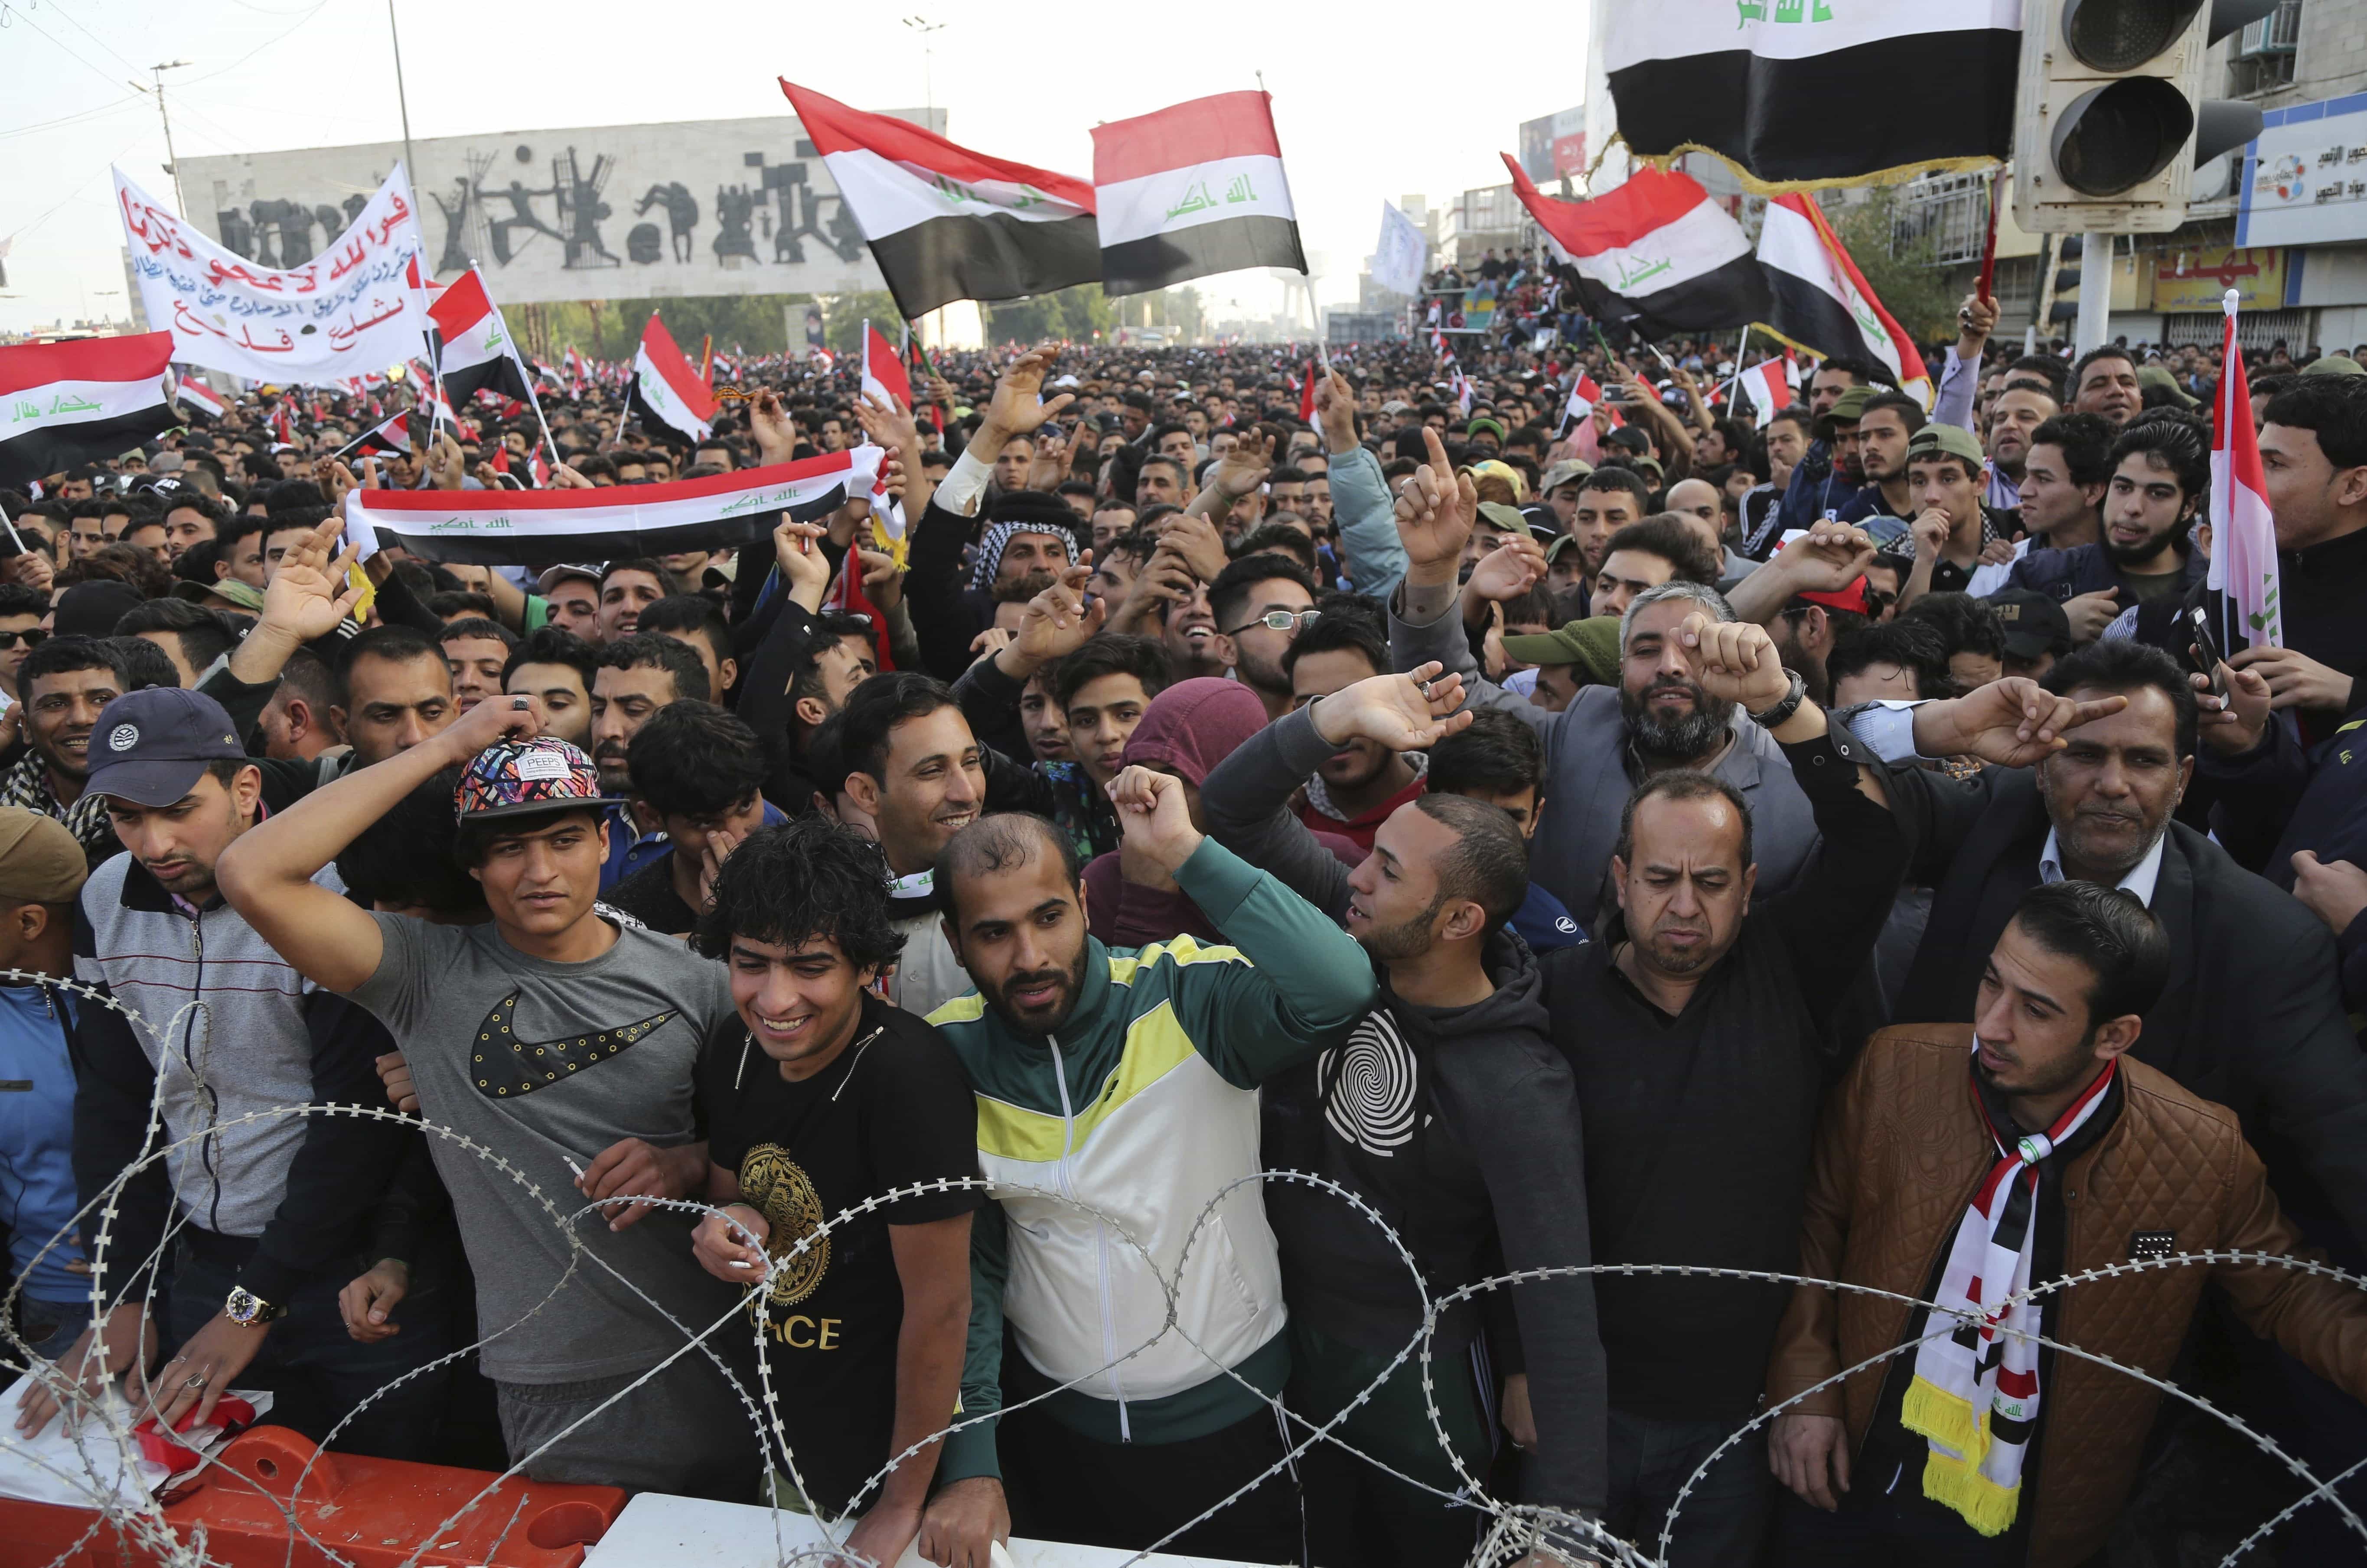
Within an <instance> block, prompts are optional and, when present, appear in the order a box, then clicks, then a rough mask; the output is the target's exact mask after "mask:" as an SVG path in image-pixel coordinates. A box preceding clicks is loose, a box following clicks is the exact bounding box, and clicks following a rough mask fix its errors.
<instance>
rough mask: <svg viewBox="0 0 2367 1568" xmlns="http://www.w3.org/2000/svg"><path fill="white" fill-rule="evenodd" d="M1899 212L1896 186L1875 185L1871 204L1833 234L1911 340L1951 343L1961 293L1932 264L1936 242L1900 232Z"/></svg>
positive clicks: (1840, 220) (1852, 212) (1849, 213)
mask: <svg viewBox="0 0 2367 1568" xmlns="http://www.w3.org/2000/svg"><path fill="white" fill-rule="evenodd" d="M1900 208H1901V203H1900V201H1899V199H1898V187H1897V186H1875V187H1874V195H1873V198H1872V199H1871V200H1868V201H1863V202H1860V203H1859V204H1858V205H1856V206H1854V207H1852V208H1850V209H1847V210H1846V211H1844V212H1842V213H1840V215H1839V216H1838V217H1836V218H1835V219H1834V220H1833V231H1834V232H1835V233H1837V234H1839V235H1840V238H1841V243H1842V244H1843V245H1845V246H1847V247H1848V248H1849V254H1850V259H1851V260H1852V261H1854V262H1856V263H1857V269H1858V271H1859V272H1861V273H1863V275H1864V276H1865V281H1866V285H1867V287H1869V288H1872V289H1873V290H1874V298H1875V299H1879V300H1881V301H1882V306H1883V309H1884V310H1888V311H1889V312H1890V314H1891V316H1892V318H1893V319H1894V320H1896V321H1897V322H1898V324H1899V325H1900V326H1901V327H1904V328H1905V329H1906V330H1907V335H1908V336H1909V337H1911V338H1913V339H1914V340H1915V341H1916V342H1917V343H1919V344H1928V343H1931V342H1933V341H1934V340H1936V339H1940V338H1952V337H1954V336H1955V335H1956V330H1955V327H1956V300H1957V294H1956V291H1955V290H1954V288H1951V287H1950V285H1949V282H1948V275H1947V272H1946V270H1945V269H1944V268H1942V267H1941V266H1940V265H1937V264H1936V263H1935V262H1934V260H1933V257H1934V255H1935V254H1937V243H1936V242H1935V241H1934V240H1933V239H1932V237H1931V235H1929V234H1920V235H1909V234H1908V233H1906V232H1905V231H1902V230H1901V228H1900V226H1899V220H1900V218H1901V216H1902V214H1901V211H1900ZM1933 373H1934V374H1935V375H1936V374H1937V371H1936V370H1935V371H1934V372H1933Z"/></svg>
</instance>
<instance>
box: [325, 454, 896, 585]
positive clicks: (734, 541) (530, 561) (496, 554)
mask: <svg viewBox="0 0 2367 1568" xmlns="http://www.w3.org/2000/svg"><path fill="white" fill-rule="evenodd" d="M884 456H885V451H884V449H883V448H881V447H878V446H857V447H854V448H851V449H850V450H848V451H844V452H832V453H831V454H829V455H828V456H826V457H811V458H808V459H807V460H805V461H804V462H801V463H779V464H775V465H773V466H771V467H769V468H742V469H739V470H738V471H736V472H733V473H728V474H709V475H708V476H706V477H705V478H703V479H674V480H671V481H669V482H667V483H664V484H653V485H618V486H613V487H611V488H609V489H606V490H574V489H570V490H528V491H514V490H357V491H350V492H348V493H347V495H346V497H345V538H346V541H347V542H348V543H350V544H357V545H359V546H360V547H362V550H363V553H364V556H365V558H367V557H368V556H369V555H372V554H375V553H376V552H377V551H379V550H380V549H384V548H387V547H391V546H395V545H400V546H402V547H403V548H404V549H406V550H409V551H410V552H411V553H412V554H413V555H414V556H417V557H419V558H421V559H423V560H444V561H463V562H469V563H473V564H477V565H482V566H537V565H548V564H549V563H550V562H552V561H555V560H616V559H617V558H621V557H624V556H660V555H671V554H674V553H675V552H677V551H688V550H715V549H730V548H733V547H737V546H740V545H745V544H750V543H753V542H754V541H756V540H758V539H763V538H765V537H767V536H769V535H770V534H771V533H772V531H773V529H774V528H775V526H776V525H778V524H779V522H780V521H781V518H782V514H783V513H787V516H788V518H789V519H790V520H791V521H793V522H798V523H819V522H821V520H822V519H823V518H825V517H828V516H829V515H830V514H831V513H833V512H836V511H837V510H838V509H839V508H840V507H842V506H844V505H845V504H846V503H847V502H848V501H849V500H850V499H854V500H859V499H861V498H863V497H865V496H867V495H869V494H870V493H871V490H872V486H873V485H874V484H876V483H877V482H878V475H879V462H880V459H881V457H884Z"/></svg>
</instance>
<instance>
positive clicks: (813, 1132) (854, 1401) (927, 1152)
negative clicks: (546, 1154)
mask: <svg viewBox="0 0 2367 1568" xmlns="http://www.w3.org/2000/svg"><path fill="white" fill-rule="evenodd" d="M698 1092H699V1101H700V1108H701V1110H702V1111H704V1112H705V1117H706V1122H707V1128H708V1156H709V1157H710V1158H712V1159H713V1160H714V1162H715V1163H716V1164H717V1165H719V1166H721V1167H723V1168H726V1169H730V1170H733V1171H736V1172H737V1173H738V1174H739V1178H740V1201H742V1202H743V1203H746V1204H747V1205H748V1206H749V1207H751V1208H753V1209H754V1210H756V1211H757V1212H758V1213H761V1214H763V1215H764V1218H765V1220H766V1221H767V1222H768V1223H769V1225H770V1229H771V1234H770V1235H769V1236H768V1237H767V1239H766V1242H765V1250H766V1251H767V1252H768V1253H769V1254H770V1255H771V1256H772V1258H773V1269H772V1277H771V1279H770V1280H768V1281H767V1282H766V1283H765V1284H764V1286H762V1287H760V1288H758V1289H756V1290H754V1291H752V1292H750V1295H749V1299H748V1311H749V1313H750V1314H751V1316H752V1317H753V1318H754V1319H755V1320H756V1321H757V1322H758V1323H759V1325H761V1326H762V1329H763V1332H764V1350H765V1354H766V1355H767V1356H768V1357H769V1358H770V1359H771V1368H770V1371H771V1374H772V1379H773V1386H774V1390H775V1392H776V1395H777V1398H778V1401H779V1409H780V1412H781V1418H782V1423H783V1425H784V1426H785V1427H787V1432H788V1438H789V1443H790V1448H791V1451H792V1453H793V1454H794V1455H795V1457H796V1460H797V1467H798V1477H799V1479H800V1480H801V1481H802V1482H803V1483H804V1485H805V1488H806V1494H807V1496H808V1497H809V1499H810V1501H811V1502H813V1503H814V1504H815V1505H816V1506H820V1507H821V1508H824V1509H827V1510H829V1511H831V1512H833V1513H835V1512H837V1511H839V1510H840V1509H842V1508H844V1506H846V1505H847V1504H848V1503H849V1502H850V1501H851V1500H855V1490H856V1489H857V1488H858V1487H861V1486H862V1485H864V1483H866V1482H867V1481H869V1480H870V1478H871V1477H872V1475H873V1474H874V1473H875V1472H878V1470H879V1469H880V1467H881V1466H883V1465H885V1464H886V1463H887V1462H888V1459H889V1453H890V1449H889V1441H890V1436H891V1433H892V1431H893V1428H894V1425H895V1410H896V1337H897V1335H898V1333H899V1331H900V1329H901V1327H902V1325H903V1319H904V1294H903V1287H902V1285H901V1283H900V1280H899V1279H898V1277H897V1273H896V1258H895V1254H894V1252H893V1249H892V1248H891V1247H890V1246H889V1235H888V1227H889V1225H891V1224H900V1225H909V1224H928V1223H930V1222H932V1221H935V1220H943V1219H950V1218H951V1217H953V1216H954V1215H956V1214H963V1213H970V1212H972V1211H974V1210H977V1209H979V1208H981V1207H983V1206H984V1204H985V1201H986V1199H985V1196H984V1194H983V1193H981V1192H979V1191H978V1190H974V1189H972V1190H959V1191H953V1192H931V1193H926V1194H923V1195H921V1196H918V1197H910V1198H900V1199H898V1200H897V1201H894V1202H893V1203H889V1204H883V1205H881V1206H879V1207H877V1208H874V1209H872V1210H871V1211H869V1212H867V1213H860V1214H854V1215H851V1216H849V1217H847V1218H845V1219H844V1220H838V1221H837V1223H836V1224H832V1225H831V1226H830V1229H829V1231H828V1232H827V1234H825V1235H821V1236H820V1238H819V1239H817V1240H815V1241H814V1242H813V1243H812V1244H811V1245H810V1246H809V1247H807V1248H806V1250H805V1251H804V1252H803V1253H802V1254H799V1255H798V1256H797V1257H795V1258H791V1257H790V1256H789V1254H790V1252H791V1251H792V1250H793V1249H794V1248H795V1247H796V1246H797V1243H798V1240H799V1239H800V1238H802V1237H809V1236H812V1235H814V1234H815V1233H816V1232H817V1231H818V1230H820V1229H821V1226H822V1225H823V1224H824V1223H825V1222H827V1221H830V1220H833V1219H836V1217H837V1216H838V1215H839V1214H840V1213H842V1212H844V1211H846V1210H849V1209H853V1208H854V1207H855V1205H857V1204H859V1203H861V1202H862V1201H864V1200H865V1199H866V1198H872V1197H876V1196H878V1194H880V1193H883V1192H889V1191H893V1190H897V1189H900V1188H906V1187H911V1186H912V1185H913V1184H915V1183H918V1182H924V1181H932V1182H933V1181H936V1180H938V1179H956V1180H959V1179H963V1178H967V1177H975V1176H976V1175H978V1112H977V1110H976V1101H975V1100H973V1099H972V1097H971V1094H970V1088H969V1082H968V1078H967V1077H964V1076H963V1073H962V1070H961V1066H960V1064H959V1063H957V1061H956V1060H955V1058H954V1055H953V1053H952V1052H951V1051H950V1050H948V1049H947V1048H946V1044H945V1043H944V1042H943V1041H942V1040H940V1039H939V1038H938V1037H937V1032H936V1031H935V1030H934V1029H932V1028H930V1027H929V1025H928V1024H927V1023H925V1022H923V1021H922V1020H920V1019H919V1018H916V1017H914V1016H913V1015H912V1014H911V1013H908V1012H905V1011H903V1010H900V1009H898V1008H892V1007H889V1006H888V1005H887V1004H886V1003H884V1002H882V1001H880V1000H879V999H878V998H876V997H872V996H866V997H865V998H864V999H863V1013H862V1017H861V1019H860V1020H859V1021H857V1023H856V1025H855V1041H854V1043H852V1044H850V1045H849V1046H848V1047H847V1048H846V1050H845V1051H844V1052H843V1053H842V1054H841V1055H840V1056H839V1058H838V1060H836V1061H835V1062H832V1064H831V1065H830V1066H828V1067H826V1068H824V1069H823V1070H822V1071H821V1072H820V1073H817V1074H815V1075H814V1076H813V1077H810V1078H806V1079H804V1080H802V1081H799V1082H796V1083H792V1082H789V1081H788V1080H787V1079H785V1078H783V1077H781V1073H780V1068H779V1067H778V1066H776V1065H775V1063H774V1062H773V1061H772V1059H771V1058H770V1057H768V1056H766V1055H764V1052H763V1051H762V1050H760V1049H758V1048H757V1046H756V1044H755V1043H754V1042H753V1041H752V1040H750V1039H749V1037H748V1032H747V1029H746V1026H745V1025H743V1024H742V1023H741V1021H739V1019H738V1018H737V1017H736V1016H734V1017H732V1018H731V1019H730V1020H729V1021H728V1022H726V1023H724V1024H723V1025H721V1026H719V1028H717V1029H716V1030H715V1031H714V1032H712V1033H711V1034H710V1035H709V1036H708V1043H707V1049H706V1051H705V1052H704V1053H703V1055H702V1056H701V1058H700V1062H699V1083H698ZM952 1414H953V1413H952V1412H951V1411H948V1412H946V1418H947V1419H948V1420H950V1419H951V1418H952ZM877 1500H878V1491H877V1489H876V1488H875V1489H873V1490H872V1491H871V1492H868V1493H866V1495H864V1496H863V1497H862V1498H861V1499H860V1500H859V1501H858V1502H857V1507H858V1511H859V1509H860V1508H862V1507H867V1506H870V1505H871V1504H872V1503H874V1502H876V1501H877Z"/></svg>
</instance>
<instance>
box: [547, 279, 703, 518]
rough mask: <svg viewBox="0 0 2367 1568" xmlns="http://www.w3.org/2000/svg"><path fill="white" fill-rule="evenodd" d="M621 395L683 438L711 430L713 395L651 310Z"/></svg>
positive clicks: (694, 438) (690, 438) (694, 437)
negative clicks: (631, 373) (631, 371)
mask: <svg viewBox="0 0 2367 1568" xmlns="http://www.w3.org/2000/svg"><path fill="white" fill-rule="evenodd" d="M625 398H626V401H627V403H628V404H629V406H630V407H632V408H635V409H637V410H639V411H640V412H641V413H642V414H644V415H645V416H647V417H649V418H651V419H654V420H656V421H657V422H658V423H661V424H663V425H664V426H665V427H666V428H667V429H669V430H671V431H673V432H674V433H675V434H678V435H680V436H681V437H682V438H683V439H684V440H685V441H704V440H706V439H707V438H708V436H709V435H711V434H714V433H715V426H714V423H713V421H714V419H715V395H714V394H713V393H712V392H710V391H708V387H707V383H706V382H704V381H702V380H700V379H699V378H698V372H697V371H696V370H693V369H692V368H691V367H690V361H689V360H687V359H685V358H684V357H683V356H682V350H680V349H678V348H676V347H675V346H674V336H673V334H672V333H668V332H667V331H666V330H665V323H664V322H663V321H660V320H658V313H657V312H656V311H655V310H651V312H650V324H649V325H648V326H646V327H643V328H642V329H641V346H640V349H639V351H637V352H636V353H635V354H634V355H633V378H632V380H631V381H630V382H629V383H628V384H627V386H626V389H625ZM684 548H691V547H689V546H685V547H684ZM561 559H570V560H572V559H574V557H572V556H570V557H561Z"/></svg>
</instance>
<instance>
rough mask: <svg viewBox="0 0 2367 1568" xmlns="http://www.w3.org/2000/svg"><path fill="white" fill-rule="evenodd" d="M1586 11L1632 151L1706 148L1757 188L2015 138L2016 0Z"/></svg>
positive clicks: (1647, 153) (1962, 159)
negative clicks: (1821, 108)
mask: <svg viewBox="0 0 2367 1568" xmlns="http://www.w3.org/2000/svg"><path fill="white" fill-rule="evenodd" d="M1596 22H1597V25H1598V26H1599V27H1600V28H1601V29H1602V31H1601V35H1600V40H1599V43H1598V45H1597V48H1598V50H1599V51H1600V54H1601V58H1602V60H1603V69H1604V70H1605V71H1606V72H1607V73H1609V75H1610V79H1611V97H1612V102H1613V104H1614V107H1615V108H1616V110H1617V114H1618V120H1619V135H1620V137H1621V139H1622V140H1624V141H1625V142H1626V143H1627V146H1628V148H1629V149H1630V150H1631V151H1633V152H1635V153H1636V154H1637V156H1638V157H1642V158H1659V157H1664V156H1670V155H1673V154H1675V153H1679V152H1686V151H1688V150H1690V149H1693V148H1706V149H1707V150H1709V151H1710V152H1715V153H1716V154H1718V155H1719V156H1720V157H1722V158H1725V159H1726V160H1727V162H1729V163H1731V164H1734V165H1735V167H1736V170H1737V172H1738V174H1739V175H1741V176H1742V178H1743V181H1744V183H1745V184H1746V185H1748V186H1750V187H1751V188H1752V189H1754V190H1759V191H1761V192H1762V193H1765V192H1767V191H1768V190H1769V189H1770V188H1771V187H1785V188H1792V189H1797V188H1800V187H1801V186H1811V185H1838V184H1846V183H1850V182H1853V181H1858V180H1863V179H1864V178H1865V177H1866V176H1868V175H1874V174H1876V173H1878V172H1880V171H1882V170H1886V169H1899V168H1931V167H1933V166H1935V165H1936V166H1941V167H1945V166H1947V165H1949V164H1979V165H1980V166H1983V167H1987V166H1988V165H1989V164H1991V163H1992V162H1994V161H1995V160H1998V159H2002V158H2005V157H2007V156H2009V155H2010V153H2011V152H2012V150H2013V101H2014V87H2015V84H2016V80H2017V75H2018V73H2019V70H2020V67H2021V59H2022V0H1883V4H1881V5H1878V6H1852V5H1846V4H1842V5H1836V4H1833V3H1832V0H1604V3H1603V8H1602V9H1601V10H1599V11H1597V13H1596ZM1910 84H1911V86H1910ZM1803 104H1847V105H1849V106H1850V107H1849V110H1848V112H1846V113H1842V114H1814V113H1809V114H1803V113H1801V112H1800V106H1801V105H1803Z"/></svg>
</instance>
